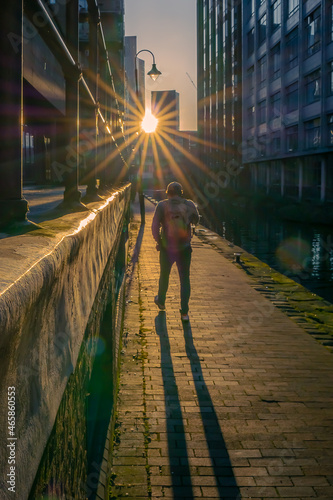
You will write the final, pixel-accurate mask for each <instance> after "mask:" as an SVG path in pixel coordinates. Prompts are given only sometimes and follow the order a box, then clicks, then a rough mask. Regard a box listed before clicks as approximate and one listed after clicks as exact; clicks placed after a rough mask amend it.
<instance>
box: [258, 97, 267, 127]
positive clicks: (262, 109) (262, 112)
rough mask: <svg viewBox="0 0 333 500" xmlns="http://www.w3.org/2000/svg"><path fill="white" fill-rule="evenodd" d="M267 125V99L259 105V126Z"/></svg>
mask: <svg viewBox="0 0 333 500" xmlns="http://www.w3.org/2000/svg"><path fill="white" fill-rule="evenodd" d="M262 123H266V99H264V100H263V101H260V102H259V104H258V124H259V125H261V124H262Z"/></svg>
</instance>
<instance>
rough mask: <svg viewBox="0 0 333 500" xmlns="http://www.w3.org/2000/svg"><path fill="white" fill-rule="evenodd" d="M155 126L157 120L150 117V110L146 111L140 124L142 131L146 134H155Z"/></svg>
mask: <svg viewBox="0 0 333 500" xmlns="http://www.w3.org/2000/svg"><path fill="white" fill-rule="evenodd" d="M157 124H158V119H157V118H156V117H155V116H154V115H152V114H151V111H150V109H148V110H147V111H146V114H145V116H144V118H143V120H142V123H141V127H142V129H143V130H144V131H145V132H146V134H151V133H153V132H155V130H156V127H157Z"/></svg>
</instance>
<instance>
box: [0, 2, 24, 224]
mask: <svg viewBox="0 0 333 500" xmlns="http://www.w3.org/2000/svg"><path fill="white" fill-rule="evenodd" d="M22 23H23V0H12V1H11V2H9V3H8V5H6V8H4V9H3V12H2V13H1V16H0V32H1V33H0V39H1V43H0V71H1V79H0V103H1V105H0V151H1V155H0V225H6V224H8V223H10V222H15V221H24V220H25V218H26V213H27V210H28V203H27V201H26V200H24V199H23V192H22V183H23V145H22V130H23V44H22V26H23V25H22Z"/></svg>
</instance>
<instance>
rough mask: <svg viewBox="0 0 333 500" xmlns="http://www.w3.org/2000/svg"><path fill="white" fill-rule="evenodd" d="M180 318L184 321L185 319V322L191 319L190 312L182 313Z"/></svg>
mask: <svg viewBox="0 0 333 500" xmlns="http://www.w3.org/2000/svg"><path fill="white" fill-rule="evenodd" d="M180 319H181V320H182V321H185V322H186V321H190V318H189V316H188V314H181V315H180Z"/></svg>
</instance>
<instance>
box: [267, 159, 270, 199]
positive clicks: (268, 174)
mask: <svg viewBox="0 0 333 500" xmlns="http://www.w3.org/2000/svg"><path fill="white" fill-rule="evenodd" d="M270 169H271V164H270V162H268V163H267V168H266V194H269V190H270V181H271V179H270V177H271V175H270Z"/></svg>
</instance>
